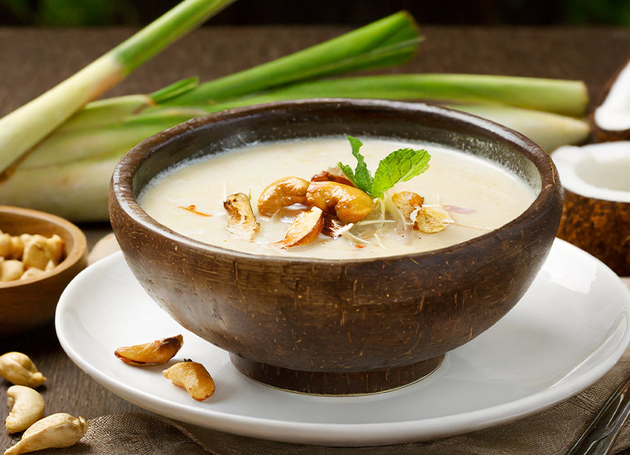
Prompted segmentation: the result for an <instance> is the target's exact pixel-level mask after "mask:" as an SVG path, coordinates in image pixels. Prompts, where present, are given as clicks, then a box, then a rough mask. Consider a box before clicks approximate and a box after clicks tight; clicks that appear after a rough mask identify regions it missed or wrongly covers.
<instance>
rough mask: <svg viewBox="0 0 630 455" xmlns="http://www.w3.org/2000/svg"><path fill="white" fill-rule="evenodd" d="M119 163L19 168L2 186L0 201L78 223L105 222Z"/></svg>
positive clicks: (84, 162) (101, 161)
mask: <svg viewBox="0 0 630 455" xmlns="http://www.w3.org/2000/svg"><path fill="white" fill-rule="evenodd" d="M119 160H120V156H114V157H110V158H104V159H98V160H96V159H95V160H79V161H74V162H72V163H66V164H59V165H54V166H42V167H37V168H33V169H21V168H18V169H17V170H16V171H15V173H14V174H13V175H12V176H11V178H10V179H7V180H6V181H4V182H2V183H0V200H2V202H3V203H5V204H10V205H15V206H19V207H30V208H33V209H35V210H42V211H46V212H49V213H54V214H57V215H59V216H62V217H64V218H66V219H69V220H73V221H76V222H93V221H105V220H107V219H108V213H107V195H108V189H109V181H110V179H111V175H112V173H113V171H114V168H115V167H116V164H117V163H118V161H119Z"/></svg>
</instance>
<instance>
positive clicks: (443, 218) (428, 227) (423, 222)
mask: <svg viewBox="0 0 630 455" xmlns="http://www.w3.org/2000/svg"><path fill="white" fill-rule="evenodd" d="M412 219H413V220H414V223H413V227H414V229H417V230H418V231H420V232H422V233H424V234H436V233H438V232H441V231H443V230H444V229H446V228H447V227H448V226H449V225H450V224H452V223H453V219H452V218H451V217H450V215H449V214H448V212H447V211H446V210H443V209H438V208H435V207H422V208H420V209H418V210H417V211H416V212H414V214H412Z"/></svg>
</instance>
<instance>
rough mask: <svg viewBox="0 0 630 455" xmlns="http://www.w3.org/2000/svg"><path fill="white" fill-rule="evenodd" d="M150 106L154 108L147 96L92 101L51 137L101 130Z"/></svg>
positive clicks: (153, 103)
mask: <svg viewBox="0 0 630 455" xmlns="http://www.w3.org/2000/svg"><path fill="white" fill-rule="evenodd" d="M151 106H155V102H154V101H153V100H152V99H151V98H150V97H149V96H147V95H127V96H119V97H116V98H107V99H104V100H98V101H92V102H91V103H89V104H88V105H86V106H85V107H84V108H83V109H81V110H80V111H79V112H77V113H76V114H74V115H73V116H72V117H70V118H69V119H68V120H66V121H65V122H64V123H63V124H62V125H61V126H60V127H59V128H57V129H56V130H55V131H54V132H53V135H54V134H59V133H62V134H65V133H67V132H70V131H78V130H83V129H95V128H102V127H104V126H107V125H111V124H113V123H118V122H120V121H121V119H124V118H126V117H128V116H130V115H134V114H138V113H140V112H141V111H142V110H144V109H146V108H148V107H151Z"/></svg>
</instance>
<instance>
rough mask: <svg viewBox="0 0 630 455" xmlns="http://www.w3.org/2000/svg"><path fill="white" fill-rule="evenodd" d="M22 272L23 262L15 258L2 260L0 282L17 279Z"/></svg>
mask: <svg viewBox="0 0 630 455" xmlns="http://www.w3.org/2000/svg"><path fill="white" fill-rule="evenodd" d="M23 274H24V264H23V263H22V262H21V261H18V260H17V259H9V260H4V261H2V263H0V282H7V281H15V280H19V279H20V278H21V277H22V275H23Z"/></svg>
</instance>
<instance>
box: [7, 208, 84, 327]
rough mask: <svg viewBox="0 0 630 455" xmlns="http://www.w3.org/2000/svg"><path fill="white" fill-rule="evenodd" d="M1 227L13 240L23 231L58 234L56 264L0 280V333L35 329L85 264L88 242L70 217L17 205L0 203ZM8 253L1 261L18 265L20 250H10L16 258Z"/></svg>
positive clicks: (50, 315)
mask: <svg viewBox="0 0 630 455" xmlns="http://www.w3.org/2000/svg"><path fill="white" fill-rule="evenodd" d="M0 231H2V233H1V234H0V235H3V236H4V237H5V239H6V238H9V237H12V238H14V239H15V240H16V241H19V237H20V236H21V235H22V234H29V235H31V236H32V235H40V236H42V237H45V238H46V239H51V238H53V237H54V236H58V237H54V238H55V240H56V245H57V247H59V245H62V251H61V252H60V253H61V254H60V257H59V262H58V264H56V265H54V266H53V264H50V265H49V267H48V268H49V270H46V271H44V272H38V273H28V274H27V275H25V276H23V277H21V278H19V279H11V281H2V282H0V337H9V336H14V335H18V334H21V333H25V332H28V331H30V330H33V329H36V328H38V327H40V326H42V325H44V324H46V323H47V322H49V321H51V320H52V319H53V317H54V314H55V308H56V306H57V301H58V300H59V296H60V295H61V293H62V291H63V290H64V288H65V287H66V285H67V284H68V283H69V282H70V280H72V278H73V277H74V276H75V275H76V274H77V273H79V272H80V271H81V270H82V269H83V268H85V266H86V256H87V242H86V239H85V235H84V234H83V232H82V231H81V229H79V228H78V227H77V226H75V225H74V224H72V223H70V222H69V221H67V220H65V219H63V218H59V217H58V216H55V215H51V214H48V213H44V212H39V211H36V210H29V209H23V208H18V207H8V206H0ZM4 234H8V235H4ZM59 238H60V239H61V241H59ZM49 243H51V242H49ZM21 247H22V248H23V247H24V242H21ZM18 248H19V247H18ZM37 249H38V250H41V249H40V248H37ZM11 254H12V253H9V256H7V259H5V258H4V256H3V257H2V259H0V261H2V262H5V261H12V262H13V264H15V265H18V267H19V264H17V262H18V261H19V262H22V253H14V254H13V256H16V257H17V259H14V258H13V257H12V256H11ZM0 265H1V264H0ZM22 267H24V269H25V271H26V272H27V271H28V268H29V265H28V264H27V265H26V266H24V264H22ZM33 268H35V267H33ZM37 268H38V269H39V267H37ZM44 268H46V267H45V266H44ZM12 278H14V277H12Z"/></svg>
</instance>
